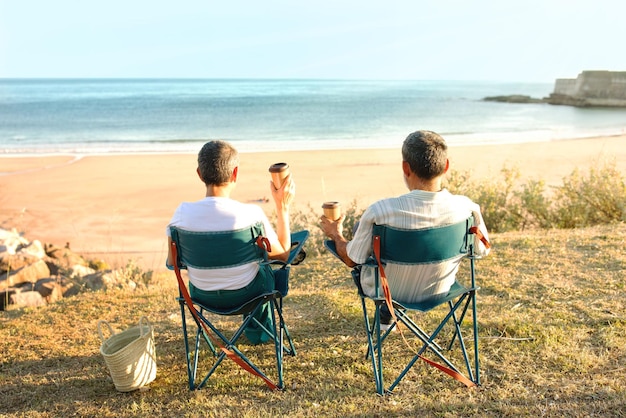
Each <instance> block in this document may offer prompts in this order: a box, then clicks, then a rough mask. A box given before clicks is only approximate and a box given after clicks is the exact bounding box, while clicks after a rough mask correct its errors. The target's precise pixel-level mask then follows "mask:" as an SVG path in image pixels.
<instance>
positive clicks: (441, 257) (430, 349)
mask: <svg viewBox="0 0 626 418" xmlns="http://www.w3.org/2000/svg"><path fill="white" fill-rule="evenodd" d="M475 233H476V234H480V232H479V231H478V229H477V228H476V227H474V226H473V218H472V217H470V218H469V219H467V220H465V221H462V222H460V223H457V224H451V225H446V226H439V227H433V228H425V229H418V230H402V229H397V228H392V227H389V226H383V225H375V226H374V230H373V240H372V245H373V250H374V255H373V257H371V258H370V259H369V260H368V262H367V263H365V264H367V265H369V266H371V267H373V268H374V269H375V284H376V287H375V288H376V295H375V297H369V296H367V295H365V294H364V293H363V291H362V289H361V287H360V284H357V287H358V289H359V296H360V298H361V304H362V308H363V316H364V321H365V329H366V332H367V342H368V350H367V354H366V358H367V357H371V362H372V368H373V371H374V380H375V384H376V392H377V393H378V394H380V395H383V394H384V393H385V391H386V392H387V393H391V392H392V391H393V390H394V388H395V387H396V386H397V385H398V384H399V383H400V381H401V380H402V379H403V378H404V376H405V375H406V374H407V372H408V371H409V370H410V369H411V368H412V367H413V365H414V364H415V363H416V362H417V360H419V359H422V360H424V361H425V362H427V363H428V364H430V365H432V366H434V367H436V368H438V369H440V370H441V371H444V372H445V373H447V374H449V375H450V376H452V377H454V378H455V379H457V380H459V381H461V382H462V383H464V384H465V385H467V386H476V385H480V366H479V359H478V328H477V327H478V324H477V321H476V291H477V290H478V288H477V287H476V283H475V271H474V261H475V259H476V256H475V255H474V240H473V239H472V238H473V237H472V235H471V234H475ZM483 242H486V241H483ZM487 245H488V243H487ZM327 246H332V244H331V243H329V242H327ZM331 250H332V248H331ZM462 259H469V263H470V265H469V276H470V277H469V287H465V286H463V285H462V284H461V283H459V282H458V281H455V283H454V285H453V286H452V288H451V289H450V291H449V292H448V294H447V295H446V296H445V297H443V298H438V299H437V300H435V301H433V300H426V301H423V302H420V303H401V302H400V301H397V300H394V299H393V295H391V294H390V293H389V287H388V285H387V280H386V276H385V274H384V266H385V264H386V263H388V262H394V263H398V264H425V263H436V262H441V261H446V260H447V261H451V262H459V263H460V261H461V260H462ZM359 268H360V266H357V267H356V268H355V269H354V270H353V271H352V274H353V277H354V278H355V281H356V280H357V278H358V277H359V270H358V269H359ZM381 288H382V290H383V294H382V295H381V294H380V289H381ZM368 300H371V301H372V302H373V305H374V312H373V318H372V319H371V320H370V315H371V313H368V309H367V305H368V304H369V305H370V306H371V304H372V303H371V302H368V303H366V302H367V301H368ZM383 305H387V306H388V307H389V311H390V312H392V315H393V316H395V318H396V319H397V321H396V323H395V324H394V325H392V327H391V328H389V329H388V330H386V331H384V330H381V322H380V321H381V314H380V309H381V307H382V306H383ZM442 305H444V306H447V309H446V310H445V312H444V313H443V314H442V316H443V319H442V320H441V321H440V322H439V323H438V325H437V326H436V327H435V328H434V331H432V332H430V333H428V332H426V331H425V330H424V329H423V328H424V326H422V327H420V326H418V325H417V323H416V321H414V320H413V319H411V317H409V314H410V313H411V311H419V312H422V313H426V312H429V311H431V310H434V309H435V308H437V307H439V306H442ZM392 307H393V309H392ZM470 307H471V320H472V324H471V329H470V332H471V333H472V335H473V347H470V349H469V350H468V348H467V347H466V345H465V340H464V338H463V333H462V331H464V329H462V328H461V324H462V322H463V320H464V318H465V315H466V313H467V311H468V308H470ZM414 314H415V312H413V315H414ZM418 315H419V314H418ZM399 324H402V325H403V326H404V328H402V327H401V326H400V325H399ZM446 325H448V326H447V327H446ZM393 327H398V328H399V329H400V334H401V337H402V339H404V341H399V340H397V339H395V341H394V343H393V347H387V350H389V353H395V352H397V351H399V350H402V349H410V352H409V353H407V354H406V355H405V357H404V361H406V358H409V359H410V360H409V361H408V364H406V366H405V367H404V369H403V370H402V371H401V372H400V373H399V374H398V375H397V377H396V378H395V380H394V381H393V383H392V384H391V385H390V386H389V387H387V388H385V384H384V380H383V358H384V357H385V356H384V352H387V351H385V350H384V348H383V344H384V343H385V342H386V340H387V338H388V337H389V335H390V332H391V331H392V330H393ZM444 329H445V330H446V331H450V332H448V334H451V336H450V335H448V338H449V340H448V343H447V344H445V345H444V344H443V342H442V340H443V339H445V338H444V334H446V333H445V332H442V331H444ZM404 330H408V331H409V333H408V334H407V337H409V336H410V337H414V338H408V339H407V338H406V337H405V336H404V332H403V331H404ZM408 341H413V342H417V343H418V346H419V345H421V347H420V348H419V350H418V349H417V346H413V345H412V344H409V343H408ZM455 342H458V345H459V347H460V351H461V354H462V358H463V362H464V368H465V370H466V371H467V376H464V375H463V374H462V372H461V371H459V369H458V368H457V367H456V366H455V365H454V364H453V363H452V361H451V360H450V359H448V358H447V356H446V355H445V354H444V353H443V351H444V350H448V351H450V350H451V349H452V347H453V345H454V343H455ZM387 343H388V344H390V342H389V341H387ZM440 344H442V345H444V346H445V348H444V347H442V345H440ZM427 353H431V354H434V356H435V357H436V358H437V359H438V361H440V362H442V363H443V364H440V362H436V361H433V360H431V359H428V358H426V357H425V356H426V354H427Z"/></svg>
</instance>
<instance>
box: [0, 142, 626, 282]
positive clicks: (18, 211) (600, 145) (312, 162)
mask: <svg viewBox="0 0 626 418" xmlns="http://www.w3.org/2000/svg"><path fill="white" fill-rule="evenodd" d="M280 161H284V162H287V163H289V165H290V166H291V171H292V174H293V178H294V180H295V181H296V184H297V192H296V203H295V209H296V210H298V208H300V209H303V210H308V209H307V207H308V205H310V206H312V207H313V208H317V207H320V206H321V204H322V202H323V201H326V200H337V201H341V202H346V203H349V202H351V201H353V200H355V199H356V200H357V202H358V204H359V206H363V207H365V206H366V205H368V204H369V203H371V202H373V201H375V200H378V199H380V198H384V197H389V196H394V195H399V194H401V193H404V192H405V188H404V184H403V182H402V176H401V170H400V162H401V156H400V151H399V150H397V149H385V150H378V149H377V150H345V151H336V150H333V151H306V152H272V153H242V154H241V165H240V174H239V183H238V186H237V189H236V190H235V193H234V195H233V198H235V199H238V200H241V201H246V202H257V203H258V204H259V205H261V206H262V207H263V208H265V209H266V211H267V212H268V214H269V213H271V211H272V209H273V203H265V202H264V198H265V197H269V196H270V193H269V181H270V180H269V173H268V167H269V166H270V165H271V164H272V163H275V162H280ZM605 161H614V162H615V164H616V167H617V168H618V169H619V170H620V171H621V172H623V173H626V135H622V136H614V137H602V138H587V139H575V140H560V141H553V142H538V143H525V144H511V145H487V146H467V147H465V146H464V147H451V148H450V165H451V169H452V170H456V171H462V172H464V171H470V172H471V178H472V179H474V180H475V181H480V180H481V179H484V178H492V177H496V176H499V175H500V170H501V169H502V168H503V167H517V168H519V170H520V172H521V174H522V177H523V178H525V179H531V178H532V179H543V180H545V181H546V182H547V183H548V184H550V185H560V184H562V179H563V177H565V176H567V175H569V174H570V173H571V172H572V170H574V169H575V168H579V169H581V170H585V171H586V170H588V169H589V168H590V167H592V166H594V165H596V164H602V163H604V162H605ZM195 168H196V156H195V155H191V154H154V155H145V154H141V155H103V156H85V157H82V158H81V157H75V156H62V155H55V156H42V157H22V156H19V157H18V156H11V157H8V156H3V157H0V227H2V228H5V229H8V228H16V229H17V230H19V231H23V232H24V235H25V236H26V237H27V238H28V239H31V240H32V239H38V240H40V241H42V242H45V243H52V244H56V245H65V243H69V244H70V246H71V248H72V249H73V250H74V251H76V252H79V253H83V254H86V255H88V254H92V255H96V254H97V255H98V256H100V257H101V258H104V259H105V260H107V261H109V262H110V263H112V264H115V263H119V264H124V263H125V262H126V261H128V260H129V259H134V260H137V261H138V262H139V263H140V264H141V265H143V266H144V267H146V268H150V269H154V270H157V269H161V268H162V266H163V260H164V258H165V253H166V244H165V238H164V237H165V227H166V225H167V223H168V221H169V219H170V217H171V215H172V213H173V212H174V209H175V208H176V206H177V205H178V204H179V203H180V202H181V201H193V200H198V199H200V198H202V197H203V194H204V187H203V184H202V183H201V182H200V180H199V179H198V177H197V176H196V173H195ZM320 213H321V209H320Z"/></svg>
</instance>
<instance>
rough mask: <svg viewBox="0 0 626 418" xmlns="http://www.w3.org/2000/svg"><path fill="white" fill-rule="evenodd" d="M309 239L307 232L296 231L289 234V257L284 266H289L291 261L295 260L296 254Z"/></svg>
mask: <svg viewBox="0 0 626 418" xmlns="http://www.w3.org/2000/svg"><path fill="white" fill-rule="evenodd" d="M308 239H309V231H306V230H305V231H298V232H294V233H293V234H291V244H292V247H291V250H290V251H289V257H288V258H287V262H286V263H285V264H287V265H288V264H291V263H292V262H293V260H294V259H295V258H296V256H297V255H298V253H299V252H300V251H301V250H302V247H304V243H305V242H306V241H307V240H308Z"/></svg>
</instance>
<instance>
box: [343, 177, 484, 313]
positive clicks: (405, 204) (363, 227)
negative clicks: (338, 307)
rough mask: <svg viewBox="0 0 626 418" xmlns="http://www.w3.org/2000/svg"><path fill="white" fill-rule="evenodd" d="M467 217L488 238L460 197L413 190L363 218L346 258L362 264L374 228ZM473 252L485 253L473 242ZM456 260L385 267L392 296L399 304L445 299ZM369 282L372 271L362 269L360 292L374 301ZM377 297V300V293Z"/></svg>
mask: <svg viewBox="0 0 626 418" xmlns="http://www.w3.org/2000/svg"><path fill="white" fill-rule="evenodd" d="M472 214H474V218H475V219H476V224H477V225H478V227H479V229H480V231H481V232H482V233H483V235H484V236H485V238H487V239H488V238H489V237H488V235H487V229H486V228H485V224H484V222H483V219H482V215H481V214H480V207H479V206H478V205H477V204H476V203H474V202H472V201H471V200H470V199H469V198H467V197H465V196H460V195H453V194H451V193H450V192H449V191H447V190H445V189H444V190H442V191H440V192H426V191H423V190H412V191H411V192H409V193H407V194H405V195H402V196H398V197H393V198H388V199H383V200H379V201H378V202H375V203H373V204H372V205H371V206H370V207H368V208H367V209H366V210H365V212H364V213H363V216H362V217H361V219H360V221H359V226H358V228H357V230H356V232H355V234H354V238H353V239H352V241H350V242H349V243H348V246H347V251H348V256H349V257H350V259H352V261H354V262H355V263H358V264H362V263H365V262H366V261H367V259H368V258H369V257H370V255H372V228H373V225H374V224H377V225H388V226H391V227H395V228H402V229H420V228H427V227H432V226H439V225H447V224H452V223H457V222H461V221H463V220H465V219H467V218H468V217H469V216H470V215H472ZM475 248H476V253H477V254H478V255H487V253H488V252H489V250H488V249H487V248H485V246H484V245H483V243H482V242H480V240H478V239H476V245H475ZM460 260H461V258H458V259H454V260H447V261H445V262H442V263H432V264H420V265H409V266H407V265H399V264H394V263H387V265H386V267H385V273H386V275H387V279H388V281H389V289H390V291H391V295H392V296H393V298H394V299H395V300H397V301H399V302H404V303H413V302H421V301H423V300H426V299H431V298H437V297H442V296H444V295H445V294H446V293H447V292H448V290H450V287H451V286H452V284H454V280H455V276H456V272H457V270H458V267H459V263H460ZM374 280H375V278H374V268H372V267H369V266H363V268H362V270H361V287H362V289H363V292H365V294H367V295H368V296H375V293H376V292H375V281H374ZM379 294H380V295H382V290H381V291H380V293H379Z"/></svg>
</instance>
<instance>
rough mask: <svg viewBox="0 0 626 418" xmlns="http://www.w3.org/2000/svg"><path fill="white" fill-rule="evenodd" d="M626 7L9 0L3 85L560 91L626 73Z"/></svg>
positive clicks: (610, 1)
mask: <svg viewBox="0 0 626 418" xmlns="http://www.w3.org/2000/svg"><path fill="white" fill-rule="evenodd" d="M625 16H626V1H624V0H594V1H592V0H539V1H537V0H518V1H510V0H494V1H491V0H473V1H471V0H465V1H458V0H432V1H425V0H384V1H383V0H377V1H370V0H361V1H354V0H345V1H342V0H317V1H308V2H307V1H297V0H292V1H286V0H285V1H278V0H263V1H257V0H254V1H253V0H249V1H239V0H229V1H221V2H217V1H212V0H177V1H173V0H169V1H161V0H150V1H145V0H121V1H120V0H107V1H84V0H54V1H45V0H0V78H32V77H35V78H109V77H112V78H120V77H121V78H321V79H379V80H395V79H402V80H493V81H518V82H526V81H527V82H553V81H554V80H555V79H556V78H575V77H576V76H577V75H578V74H579V73H580V72H581V71H583V70H612V71H626V53H624V50H625V49H624V48H625V47H624V42H625V41H626V23H624V17H625Z"/></svg>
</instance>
